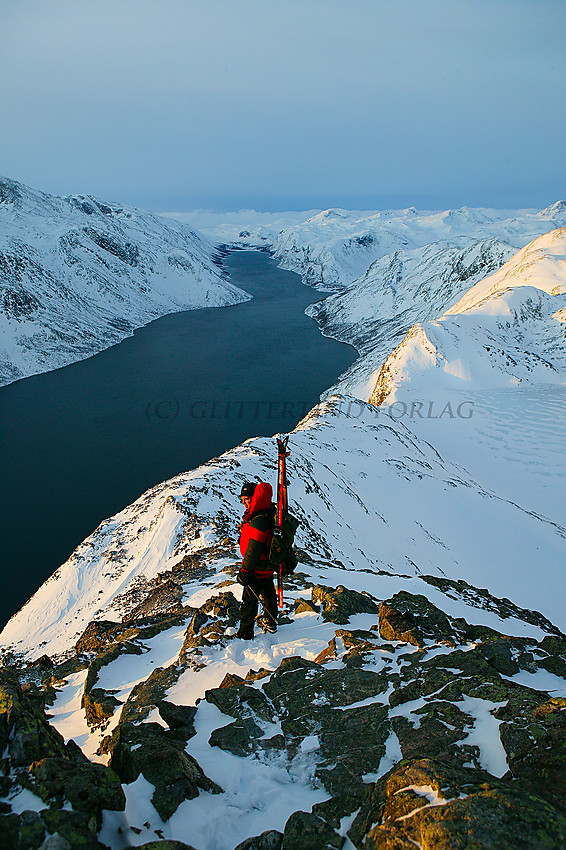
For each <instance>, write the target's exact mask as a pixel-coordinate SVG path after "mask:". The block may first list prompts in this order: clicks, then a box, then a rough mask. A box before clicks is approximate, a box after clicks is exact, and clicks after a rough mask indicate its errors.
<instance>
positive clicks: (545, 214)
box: [248, 201, 566, 292]
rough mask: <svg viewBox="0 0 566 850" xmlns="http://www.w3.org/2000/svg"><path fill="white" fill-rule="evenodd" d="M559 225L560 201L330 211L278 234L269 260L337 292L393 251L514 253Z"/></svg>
mask: <svg viewBox="0 0 566 850" xmlns="http://www.w3.org/2000/svg"><path fill="white" fill-rule="evenodd" d="M565 224H566V204H565V203H564V202H563V201H559V202H557V203H556V204H553V205H552V206H550V207H547V208H546V209H544V210H540V211H539V210H493V209H470V208H468V207H462V208H461V209H459V210H445V211H441V212H426V211H417V210H416V209H414V208H409V209H406V210H384V211H381V212H374V213H372V212H369V213H368V212H355V211H348V210H340V209H331V210H326V211H325V212H322V213H318V214H317V215H315V216H312V217H311V218H309V219H307V220H306V221H305V222H303V223H299V224H296V225H293V226H292V227H287V228H284V229H283V230H281V232H280V233H279V235H278V237H277V240H276V242H275V256H276V257H277V259H278V260H279V261H280V264H281V266H282V267H283V268H287V269H290V270H291V271H296V272H298V273H299V274H301V275H302V277H303V281H304V282H305V283H307V284H309V285H311V286H314V287H315V288H318V289H321V290H323V291H324V290H326V291H328V290H330V291H335V292H340V291H342V290H343V289H345V288H346V287H348V286H350V284H351V283H352V282H353V281H354V280H356V279H358V278H359V277H360V275H362V274H364V273H365V272H366V271H367V269H368V267H369V266H370V265H371V263H373V262H375V261H376V260H379V259H381V258H382V257H386V256H389V255H393V254H394V253H395V252H396V251H407V252H410V251H412V250H413V249H415V248H423V247H424V246H426V245H431V244H432V243H434V242H455V243H456V244H458V240H461V239H463V240H464V241H465V242H466V241H467V242H468V244H469V243H470V242H473V241H478V242H479V241H480V240H482V239H486V238H488V239H496V240H498V241H499V242H501V243H505V244H507V245H508V246H510V248H515V250H517V249H518V248H522V247H523V246H524V245H526V244H527V242H530V241H531V240H532V239H534V238H535V237H536V236H539V235H541V234H543V233H546V232H547V231H549V230H552V229H553V228H556V227H562V226H564V225H565ZM248 238H251V237H248ZM461 247H464V245H462V246H461Z"/></svg>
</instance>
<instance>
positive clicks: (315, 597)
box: [311, 584, 379, 626]
mask: <svg viewBox="0 0 566 850" xmlns="http://www.w3.org/2000/svg"><path fill="white" fill-rule="evenodd" d="M311 599H312V601H313V603H314V604H315V605H320V606H321V614H322V617H323V619H324V620H327V621H328V622H331V623H338V624H339V625H342V626H343V625H346V623H347V622H348V620H349V619H350V617H351V616H352V615H353V614H377V613H378V611H379V606H378V604H377V602H375V600H374V599H373V598H372V597H371V596H370V595H369V593H365V592H364V593H359V592H358V591H357V590H348V588H346V587H344V586H343V585H338V587H336V588H334V587H326V586H325V585H322V584H317V585H315V586H314V587H313V588H312V590H311Z"/></svg>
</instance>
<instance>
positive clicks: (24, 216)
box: [0, 178, 248, 384]
mask: <svg viewBox="0 0 566 850" xmlns="http://www.w3.org/2000/svg"><path fill="white" fill-rule="evenodd" d="M212 253H213V249H212V247H211V246H210V245H208V244H207V243H206V242H205V241H204V240H202V239H201V238H200V237H199V236H197V234H196V233H194V232H193V231H192V230H190V229H189V228H188V227H186V226H185V225H182V224H180V223H178V222H176V221H172V220H167V219H163V218H160V217H159V216H155V215H152V214H151V213H149V212H144V211H141V210H137V209H135V208H134V207H128V206H121V205H120V206H118V205H116V204H108V203H104V202H102V201H99V200H97V199H95V198H90V197H85V196H72V197H69V198H59V197H55V196H51V195H46V194H45V193H42V192H38V191H35V190H33V189H29V188H28V187H26V186H23V185H22V184H20V183H17V182H16V181H14V180H8V179H5V178H3V179H1V180H0V330H1V332H2V340H3V341H2V347H1V348H0V384H6V383H9V382H10V381H12V380H16V379H17V378H21V377H25V376H27V375H32V374H36V373H38V372H44V371H47V370H49V369H54V368H57V367H59V366H64V365H66V364H67V363H72V362H74V361H76V360H80V359H83V358H84V357H88V356H90V355H91V354H95V353H96V352H97V351H100V350H102V349H103V348H107V347H108V346H110V345H113V344H115V343H116V342H119V341H120V340H122V339H124V338H125V337H126V336H129V335H131V334H132V332H133V330H134V329H135V328H136V327H140V326H141V325H143V324H146V323H147V322H149V321H151V320H152V319H156V318H158V317H159V316H162V315H164V314H165V313H170V312H176V311H179V310H187V309H194V308H197V307H213V306H221V305H224V304H234V303H238V302H240V301H245V300H246V299H247V298H248V296H247V295H246V293H244V292H242V291H241V290H239V289H237V288H236V287H234V286H232V285H231V284H230V283H229V282H228V281H227V280H225V279H224V278H223V276H222V274H221V273H220V271H219V269H218V268H217V267H216V266H215V265H214V262H213V260H212Z"/></svg>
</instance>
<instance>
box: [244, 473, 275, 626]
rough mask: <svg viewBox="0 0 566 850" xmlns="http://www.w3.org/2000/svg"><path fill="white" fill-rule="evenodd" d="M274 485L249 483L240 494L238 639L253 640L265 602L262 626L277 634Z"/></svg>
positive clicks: (262, 482) (260, 622) (261, 620)
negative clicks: (272, 550)
mask: <svg viewBox="0 0 566 850" xmlns="http://www.w3.org/2000/svg"><path fill="white" fill-rule="evenodd" d="M272 496H273V490H272V487H271V484H268V483H267V482H265V481H260V482H259V484H254V483H253V482H246V483H245V484H244V485H243V487H242V491H241V493H240V499H241V500H242V502H243V505H244V508H245V513H244V517H243V521H242V525H241V531H240V552H241V554H242V558H243V560H242V565H241V567H240V570H239V572H238V576H237V580H238V582H239V583H240V584H241V585H243V588H244V590H243V593H242V605H241V608H240V628H239V629H238V632H237V634H236V637H239V638H242V639H243V640H252V638H253V636H254V621H255V618H256V615H257V612H258V605H259V603H260V602H261V603H262V606H263V609H264V613H263V615H262V617H261V618H260V621H259V625H261V627H262V629H263V630H264V631H267V632H271V633H274V632H276V631H277V595H276V593H275V586H274V584H273V572H274V566H273V564H271V563H270V561H269V552H270V547H271V541H272V539H273V529H274V528H275V518H276V507H275V505H274V504H273V502H272Z"/></svg>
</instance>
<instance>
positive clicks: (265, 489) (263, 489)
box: [246, 481, 273, 515]
mask: <svg viewBox="0 0 566 850" xmlns="http://www.w3.org/2000/svg"><path fill="white" fill-rule="evenodd" d="M272 498H273V488H272V487H271V484H268V483H267V481H260V482H259V484H258V485H257V487H256V488H255V490H254V494H253V496H252V500H251V502H250V506H249V508H248V510H247V511H246V513H247V514H249V515H251V514H255V513H257V511H266V510H267V508H269V506H270V505H271V500H272Z"/></svg>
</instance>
